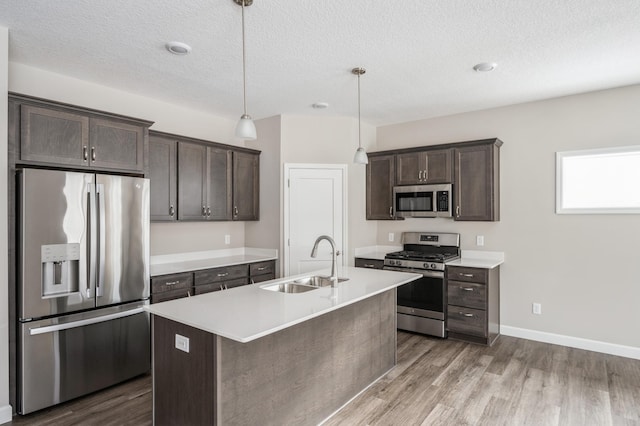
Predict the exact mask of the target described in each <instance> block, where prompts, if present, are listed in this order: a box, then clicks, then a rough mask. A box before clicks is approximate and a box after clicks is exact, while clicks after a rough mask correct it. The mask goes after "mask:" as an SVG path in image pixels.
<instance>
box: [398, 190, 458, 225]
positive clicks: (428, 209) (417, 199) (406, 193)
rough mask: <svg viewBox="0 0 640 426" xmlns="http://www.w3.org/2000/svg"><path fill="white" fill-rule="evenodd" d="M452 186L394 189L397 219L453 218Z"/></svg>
mask: <svg viewBox="0 0 640 426" xmlns="http://www.w3.org/2000/svg"><path fill="white" fill-rule="evenodd" d="M452 198H453V194H452V192H451V184H450V183H446V184H441V185H412V186H394V187H393V208H394V210H395V216H396V217H451V216H452V215H451V204H452Z"/></svg>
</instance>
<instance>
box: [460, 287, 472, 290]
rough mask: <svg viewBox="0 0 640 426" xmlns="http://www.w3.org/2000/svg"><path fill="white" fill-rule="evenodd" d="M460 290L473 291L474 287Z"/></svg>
mask: <svg viewBox="0 0 640 426" xmlns="http://www.w3.org/2000/svg"><path fill="white" fill-rule="evenodd" d="M460 290H464V291H473V287H460Z"/></svg>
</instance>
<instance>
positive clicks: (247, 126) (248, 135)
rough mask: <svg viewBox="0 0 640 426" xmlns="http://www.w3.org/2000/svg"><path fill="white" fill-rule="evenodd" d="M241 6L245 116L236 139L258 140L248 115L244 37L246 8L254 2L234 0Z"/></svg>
mask: <svg viewBox="0 0 640 426" xmlns="http://www.w3.org/2000/svg"><path fill="white" fill-rule="evenodd" d="M233 1H234V3H236V4H237V5H239V6H242V105H243V107H244V114H242V116H241V117H240V121H238V124H237V125H236V137H237V138H239V139H245V140H255V139H256V138H257V134H256V125H255V124H254V123H253V120H252V119H251V116H250V115H249V114H247V52H246V48H245V35H244V8H245V6H251V5H252V4H253V0H233Z"/></svg>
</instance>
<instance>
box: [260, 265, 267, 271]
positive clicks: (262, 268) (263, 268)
mask: <svg viewBox="0 0 640 426" xmlns="http://www.w3.org/2000/svg"><path fill="white" fill-rule="evenodd" d="M265 269H267V267H266V266H261V267H259V268H258V271H264V270H265Z"/></svg>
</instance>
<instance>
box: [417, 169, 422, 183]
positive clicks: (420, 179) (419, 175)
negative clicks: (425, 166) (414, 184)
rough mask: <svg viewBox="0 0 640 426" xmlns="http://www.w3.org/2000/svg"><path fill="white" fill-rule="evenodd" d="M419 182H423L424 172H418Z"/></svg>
mask: <svg viewBox="0 0 640 426" xmlns="http://www.w3.org/2000/svg"><path fill="white" fill-rule="evenodd" d="M418 180H419V181H420V182H422V170H420V171H419V172H418Z"/></svg>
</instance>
